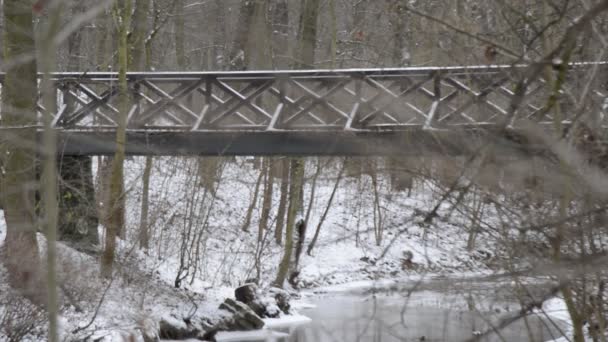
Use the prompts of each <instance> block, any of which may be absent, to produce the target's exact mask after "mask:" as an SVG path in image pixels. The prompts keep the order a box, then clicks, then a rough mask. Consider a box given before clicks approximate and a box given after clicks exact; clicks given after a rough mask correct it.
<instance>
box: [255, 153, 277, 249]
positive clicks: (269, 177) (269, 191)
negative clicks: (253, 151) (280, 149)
mask: <svg viewBox="0 0 608 342" xmlns="http://www.w3.org/2000/svg"><path fill="white" fill-rule="evenodd" d="M272 162H273V160H272V159H271V157H266V158H264V167H263V172H264V174H265V175H266V177H265V182H264V201H263V202H262V213H261V214H260V223H259V225H258V242H260V241H262V238H263V237H264V231H265V230H267V229H268V219H269V217H270V209H271V207H272V195H273V188H274V168H273V167H272Z"/></svg>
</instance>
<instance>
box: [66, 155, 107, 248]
mask: <svg viewBox="0 0 608 342" xmlns="http://www.w3.org/2000/svg"><path fill="white" fill-rule="evenodd" d="M59 170H60V174H61V182H60V184H59V193H60V197H59V240H62V241H67V242H70V243H71V244H72V245H73V247H75V248H76V249H79V250H83V251H88V252H92V251H93V250H94V246H97V245H98V244H99V234H98V232H97V226H98V224H99V220H98V217H97V211H96V206H95V187H94V186H93V174H92V172H93V171H92V161H91V157H86V156H64V157H62V159H61V164H60V165H59Z"/></svg>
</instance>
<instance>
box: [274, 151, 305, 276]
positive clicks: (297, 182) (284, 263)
mask: <svg viewBox="0 0 608 342" xmlns="http://www.w3.org/2000/svg"><path fill="white" fill-rule="evenodd" d="M290 164H291V165H290V174H291V177H290V178H291V183H290V184H289V208H288V209H287V224H286V226H285V250H284V253H283V258H282V259H281V263H280V264H279V271H278V274H277V278H276V280H275V281H274V285H275V286H277V287H283V284H284V283H285V278H286V277H287V273H288V272H289V267H290V265H291V255H292V252H293V231H294V228H295V224H296V217H297V215H298V212H299V211H300V208H301V207H302V203H301V202H300V198H301V191H302V180H303V179H304V163H303V162H302V160H301V159H300V158H294V159H292V160H291V163H290Z"/></svg>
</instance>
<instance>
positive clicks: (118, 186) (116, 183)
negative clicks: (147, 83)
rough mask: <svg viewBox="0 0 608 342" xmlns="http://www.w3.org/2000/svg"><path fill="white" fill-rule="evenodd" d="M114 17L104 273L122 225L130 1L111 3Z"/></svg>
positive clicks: (107, 274) (107, 271) (107, 273)
mask: <svg viewBox="0 0 608 342" xmlns="http://www.w3.org/2000/svg"><path fill="white" fill-rule="evenodd" d="M114 11H115V16H116V17H115V19H116V21H117V22H118V23H119V25H118V87H119V98H120V114H119V115H118V128H117V130H116V152H115V154H114V160H113V163H112V176H111V179H110V200H109V202H110V217H109V220H108V226H107V227H106V246H105V249H104V252H103V255H102V259H101V273H102V275H103V276H105V277H111V276H112V266H113V263H114V254H115V252H116V237H117V236H118V233H119V232H120V231H121V230H122V229H124V197H123V195H124V193H123V179H124V159H125V144H126V126H127V114H128V112H129V88H128V84H127V68H128V44H127V33H128V30H129V22H130V20H129V19H130V16H131V1H129V0H120V1H117V3H116V4H115V7H114Z"/></svg>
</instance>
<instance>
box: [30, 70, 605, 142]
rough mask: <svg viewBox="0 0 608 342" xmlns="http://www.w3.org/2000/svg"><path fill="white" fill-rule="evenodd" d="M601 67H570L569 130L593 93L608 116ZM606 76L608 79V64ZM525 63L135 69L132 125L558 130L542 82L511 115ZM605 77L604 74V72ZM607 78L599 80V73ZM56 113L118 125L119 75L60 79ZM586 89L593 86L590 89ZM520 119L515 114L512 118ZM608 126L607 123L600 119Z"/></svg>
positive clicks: (63, 119)
mask: <svg viewBox="0 0 608 342" xmlns="http://www.w3.org/2000/svg"><path fill="white" fill-rule="evenodd" d="M594 66H595V67H596V68H597V66H598V64H597V63H596V64H592V63H582V64H577V65H573V66H571V69H572V70H570V72H569V73H568V79H567V81H566V82H565V83H564V86H563V87H562V89H561V90H559V92H558V96H557V98H556V99H557V101H558V103H559V105H560V111H559V112H560V113H561V115H562V117H561V118H559V121H561V122H562V123H563V124H568V123H569V122H571V120H573V118H574V117H575V116H576V115H577V111H576V110H575V109H576V108H579V109H580V108H581V107H580V105H578V103H577V101H578V100H579V99H580V97H581V96H582V94H583V92H585V91H586V92H587V93H589V94H590V95H589V97H588V98H590V99H591V101H588V102H589V103H591V106H592V107H594V106H595V107H597V108H585V109H586V110H592V111H597V112H601V111H602V110H604V111H605V108H604V109H602V105H604V106H605V105H606V102H605V101H606V97H607V96H608V94H607V93H608V92H607V89H606V85H605V84H601V82H592V83H589V85H591V88H589V87H586V85H587V80H588V78H589V75H590V73H591V71H592V68H593V67H594ZM599 68H600V71H599V73H604V74H608V72H607V71H608V70H607V69H606V65H605V64H600V65H599ZM526 70H527V69H526V67H525V66H519V67H511V66H478V67H450V68H405V69H362V70H358V69H357V70H355V69H349V70H314V71H250V72H199V73H177V72H149V73H148V72H146V73H129V74H128V86H129V91H130V95H131V98H132V105H131V108H130V110H129V114H128V127H129V129H138V130H141V129H145V130H171V131H181V130H183V131H224V130H227V131H242V130H245V131H267V132H271V131H290V130H297V131H302V130H330V131H331V130H336V131H345V130H346V131H348V130H354V131H369V130H400V129H407V128H416V127H419V128H450V127H459V126H460V127H467V126H484V125H499V124H505V125H510V126H511V127H517V125H518V123H519V122H520V121H522V120H523V119H525V120H526V121H533V122H537V123H539V124H554V123H555V122H556V120H558V119H557V118H555V117H554V116H553V113H554V112H555V111H553V110H549V111H547V110H545V109H546V106H547V105H548V104H549V103H550V102H551V101H550V96H551V94H552V93H554V89H552V87H551V86H550V85H549V84H547V82H545V81H544V80H543V79H539V80H537V81H536V82H533V83H531V84H530V86H529V87H528V89H527V91H526V94H525V96H524V98H523V101H522V102H521V105H520V106H519V107H518V108H517V110H516V111H515V112H512V111H510V110H511V109H510V106H511V105H512V103H513V98H514V96H515V95H514V92H515V87H516V84H517V82H518V81H520V80H521V79H522V77H525V71H526ZM597 74H598V71H597V70H596V75H597ZM599 78H601V77H599ZM53 79H54V81H55V82H54V84H55V91H56V92H57V103H58V105H57V108H55V109H53V110H50V109H47V108H44V107H43V106H42V105H39V112H40V114H43V113H49V114H50V115H53V117H54V121H53V122H54V125H55V126H56V127H57V128H62V129H65V130H103V129H112V128H114V127H116V124H117V118H118V115H119V103H118V101H119V99H118V97H119V96H118V79H117V74H116V73H58V74H55V75H54V77H53ZM586 88H588V89H586ZM511 114H512V115H511ZM602 123H603V122H602Z"/></svg>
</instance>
